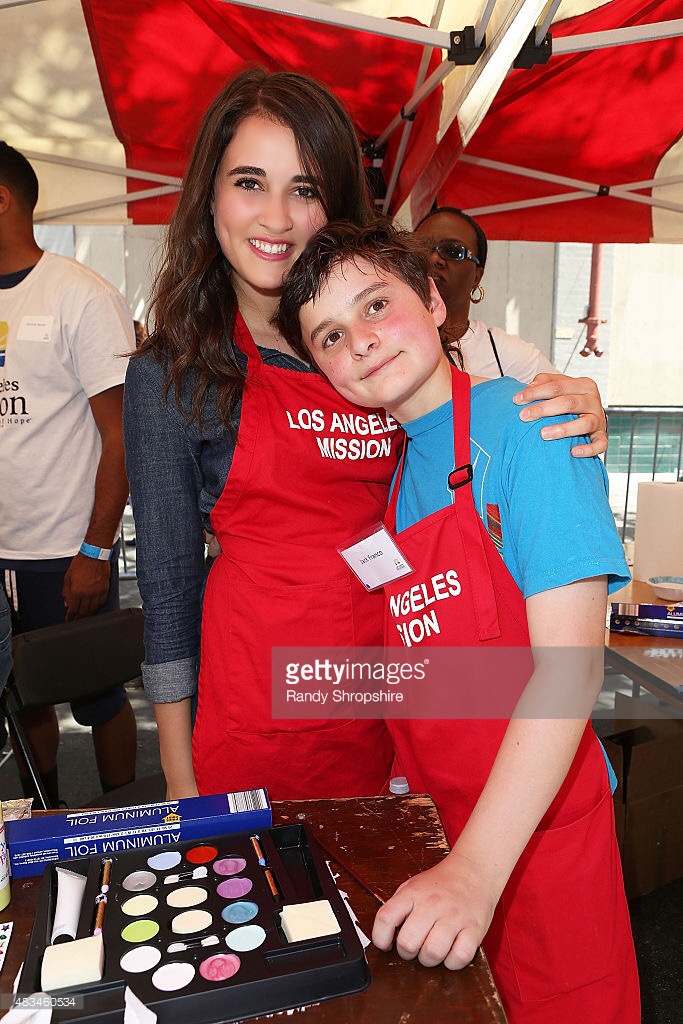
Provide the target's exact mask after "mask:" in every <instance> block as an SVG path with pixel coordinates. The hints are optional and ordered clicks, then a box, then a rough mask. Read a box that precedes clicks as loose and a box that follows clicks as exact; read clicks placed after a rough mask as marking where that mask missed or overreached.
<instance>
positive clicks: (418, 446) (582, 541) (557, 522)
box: [396, 377, 630, 792]
mask: <svg viewBox="0 0 683 1024" xmlns="http://www.w3.org/2000/svg"><path fill="white" fill-rule="evenodd" d="M523 386H524V385H523V384H520V382H519V381H516V380H512V379H511V378H510V377H502V378H499V379H496V380H487V381H484V382H482V383H481V384H476V385H475V386H474V387H473V388H472V390H471V393H470V458H471V460H472V471H473V479H472V488H473V493H474V503H475V505H476V508H477V512H478V513H479V515H480V517H481V519H482V521H483V523H484V524H485V525H486V527H487V529H488V531H489V536H490V537H491V539H492V540H493V543H494V544H495V546H496V548H497V549H498V551H499V552H500V554H501V556H502V558H503V561H504V562H505V564H506V566H507V568H508V569H509V571H510V574H511V576H512V577H513V579H514V580H515V583H516V584H517V586H518V587H519V589H520V590H521V591H522V594H523V595H524V597H525V598H527V597H530V596H531V595H532V594H538V593H541V592H542V591H544V590H551V589H552V588H554V587H562V586H565V585H567V584H568V583H575V582H577V580H582V579H588V578H589V577H591V576H607V583H608V589H609V592H610V593H611V592H612V591H614V590H619V589H620V588H621V587H623V586H624V585H625V584H626V583H628V581H629V579H630V575H629V571H628V566H627V565H626V560H625V558H624V551H623V548H622V546H621V543H620V541H619V537H618V535H617V531H616V527H615V525H614V516H613V515H612V511H611V509H610V507H609V503H608V500H607V473H606V472H605V467H604V466H603V464H602V462H601V461H600V459H598V458H592V459H575V458H573V457H572V456H571V454H570V452H569V449H570V448H571V447H572V446H573V445H574V444H576V438H564V439H562V440H559V441H553V442H552V443H550V444H549V443H548V442H547V441H544V440H543V439H542V438H541V437H540V436H539V431H540V429H541V427H542V426H544V424H545V423H551V422H557V420H554V421H552V420H548V419H543V420H536V421H535V422H533V423H523V422H522V420H520V418H519V416H518V415H517V409H516V407H515V406H514V404H513V402H512V396H513V395H514V394H516V393H517V392H518V391H519V390H520V389H521V388H522V387H523ZM569 418H570V417H565V419H569ZM403 427H404V430H405V432H406V435H407V436H408V438H409V440H408V446H407V449H406V457H405V462H404V467H403V477H402V480H401V490H400V491H399V495H398V501H397V507H396V529H397V531H400V530H405V529H406V528H407V527H408V526H412V524H413V523H416V522H418V521H419V520H421V519H424V518H426V517H427V516H428V515H431V514H432V512H437V511H438V510H439V509H442V508H445V507H446V505H450V504H452V502H453V499H454V494H455V493H456V492H454V491H452V490H451V489H450V488H449V486H448V477H449V474H450V473H451V472H452V471H453V469H454V468H455V466H454V461H453V406H452V403H451V402H447V403H446V404H445V405H442V406H440V407H439V408H438V409H434V410H433V411H432V412H430V413H428V414H427V415H426V416H422V417H420V419H417V420H413V422H412V423H405V424H403ZM558 449H559V450H558ZM601 746H602V744H601ZM603 754H604V757H605V764H606V766H607V774H608V777H609V783H610V789H611V790H612V792H614V790H615V789H616V786H617V777H616V775H615V774H614V771H613V769H612V766H611V764H610V762H609V760H608V758H607V754H606V753H605V750H604V747H603Z"/></svg>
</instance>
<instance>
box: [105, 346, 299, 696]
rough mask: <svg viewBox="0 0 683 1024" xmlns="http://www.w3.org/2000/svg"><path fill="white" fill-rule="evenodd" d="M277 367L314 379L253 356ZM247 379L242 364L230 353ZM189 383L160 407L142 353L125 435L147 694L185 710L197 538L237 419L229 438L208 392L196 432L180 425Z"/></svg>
mask: <svg viewBox="0 0 683 1024" xmlns="http://www.w3.org/2000/svg"><path fill="white" fill-rule="evenodd" d="M259 351H260V354H261V356H262V358H263V360H264V362H267V363H269V364H271V365H274V366H281V367H283V368H286V369H290V370H291V369H295V370H300V371H301V372H302V373H315V372H316V371H315V370H313V369H312V368H310V367H307V366H305V365H304V364H303V363H301V362H300V361H299V360H298V359H295V358H294V357H293V356H288V355H285V354H284V353H282V352H277V351H274V350H272V349H260V350H259ZM237 357H238V363H239V364H240V367H241V369H242V370H244V371H245V372H246V357H244V356H243V355H242V353H241V352H239V351H238V352H237ZM193 380H194V378H193V377H192V376H191V375H188V376H187V378H186V380H185V381H184V383H183V387H182V391H181V396H180V402H178V401H177V399H176V395H175V390H174V388H173V386H171V388H170V389H169V392H168V397H167V398H166V399H165V398H164V390H163V385H164V374H163V368H162V366H161V365H160V363H159V362H158V361H157V359H156V358H155V356H154V354H153V353H151V352H147V353H145V354H144V355H142V356H139V357H137V358H133V359H131V361H130V363H129V366H128V372H127V374H126V386H125V391H124V404H123V428H124V441H125V446H126V470H127V472H128V480H129V482H130V495H131V504H132V507H133V516H134V518H135V549H136V562H137V577H138V586H139V588H140V595H141V597H142V606H143V610H144V613H145V662H144V664H143V666H142V678H143V682H144V686H145V692H146V694H147V696H148V697H149V699H150V700H152V701H154V702H155V703H166V702H170V701H178V700H183V699H184V698H186V697H191V696H193V694H194V693H195V692H196V689H197V673H198V667H199V637H200V627H201V600H202V594H203V590H204V584H205V581H206V572H207V569H206V564H205V552H204V535H203V530H204V529H205V528H206V529H210V515H211V510H212V509H213V506H214V505H215V504H216V502H217V501H218V499H219V497H220V496H221V494H222V492H223V488H224V487H225V483H226V480H227V478H228V473H229V471H230V466H231V465H232V457H233V452H234V450H235V441H236V438H237V431H238V429H239V422H240V414H241V409H242V403H241V399H240V401H239V402H238V404H237V405H236V407H235V411H234V415H233V430H232V431H230V430H228V429H227V428H226V427H225V426H224V425H223V424H222V423H221V421H220V418H219V416H218V411H217V405H216V391H215V388H211V389H209V391H208V392H207V395H206V399H205V401H204V406H203V422H202V425H201V427H200V426H199V424H198V423H197V421H196V420H195V421H193V422H192V423H189V424H188V422H187V415H186V411H187V410H188V409H189V408H190V401H191V392H192V384H193Z"/></svg>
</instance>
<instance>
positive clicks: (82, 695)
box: [1, 608, 144, 809]
mask: <svg viewBox="0 0 683 1024" xmlns="http://www.w3.org/2000/svg"><path fill="white" fill-rule="evenodd" d="M143 626H144V616H143V614H142V609H140V608H123V609H121V610H120V611H115V612H106V613H104V614H102V615H92V616H90V617H89V618H87V619H78V620H76V621H75V622H65V623H62V624H60V625H57V626H47V627H45V628H44V629H35V630H33V631H32V632H30V633H21V634H20V635H19V636H16V637H15V638H14V640H13V643H12V654H13V658H14V668H13V671H12V674H11V675H10V678H9V681H8V683H7V687H6V689H5V691H4V693H3V694H2V698H1V700H2V704H3V706H4V711H5V714H6V716H7V722H8V725H9V728H10V731H11V732H12V735H13V736H14V738H15V740H16V744H17V746H18V748H19V751H20V752H21V756H22V758H23V760H24V762H25V764H26V768H27V770H28V773H29V775H30V777H31V779H32V780H33V784H34V786H35V788H36V790H37V792H38V796H39V799H40V801H41V803H42V805H43V807H44V808H46V809H47V808H49V807H50V806H51V805H50V801H49V798H48V796H47V793H46V792H45V787H44V786H43V783H42V780H41V778H40V773H39V772H38V768H37V765H36V762H35V759H34V757H33V754H32V752H31V749H30V747H29V746H28V743H27V741H26V737H25V735H24V732H23V729H22V728H21V722H20V720H19V714H20V712H21V711H22V710H23V709H25V708H32V707H39V706H44V705H46V704H65V703H68V702H70V701H72V700H87V699H90V698H93V697H98V696H99V695H100V694H102V693H105V692H106V691H107V690H111V689H112V688H113V687H114V686H117V685H119V684H121V683H127V682H129V681H130V680H131V679H135V678H136V677H137V676H139V675H140V665H141V663H142V660H143V658H144V646H143Z"/></svg>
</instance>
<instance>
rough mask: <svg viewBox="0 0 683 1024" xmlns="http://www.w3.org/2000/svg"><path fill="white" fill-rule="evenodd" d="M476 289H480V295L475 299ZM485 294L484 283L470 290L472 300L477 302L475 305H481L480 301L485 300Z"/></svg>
mask: <svg viewBox="0 0 683 1024" xmlns="http://www.w3.org/2000/svg"><path fill="white" fill-rule="evenodd" d="M475 291H478V292H479V295H478V296H477V298H476V299H475V297H474V293H475ZM485 295H486V289H485V288H484V286H483V284H478V285H476V287H475V288H473V289H472V291H471V292H470V299H471V300H472V302H473V303H474V304H475V306H477V305H479V303H480V302H483V300H484V296H485Z"/></svg>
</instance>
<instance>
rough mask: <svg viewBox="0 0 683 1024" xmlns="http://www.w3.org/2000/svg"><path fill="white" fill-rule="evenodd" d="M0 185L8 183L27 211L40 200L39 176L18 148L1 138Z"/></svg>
mask: <svg viewBox="0 0 683 1024" xmlns="http://www.w3.org/2000/svg"><path fill="white" fill-rule="evenodd" d="M0 185H6V186H7V188H8V189H9V190H10V192H12V194H13V195H14V196H15V197H16V198H17V199H18V201H19V203H20V204H21V206H22V207H23V209H24V210H25V211H26V212H27V213H33V211H34V209H35V206H36V203H37V202H38V178H37V177H36V172H35V171H34V170H33V168H32V167H31V165H30V163H29V162H28V160H27V159H26V157H25V156H24V155H23V153H20V152H19V150H18V149H15V148H14V146H9V145H8V144H7V143H6V142H3V141H2V140H0Z"/></svg>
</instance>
